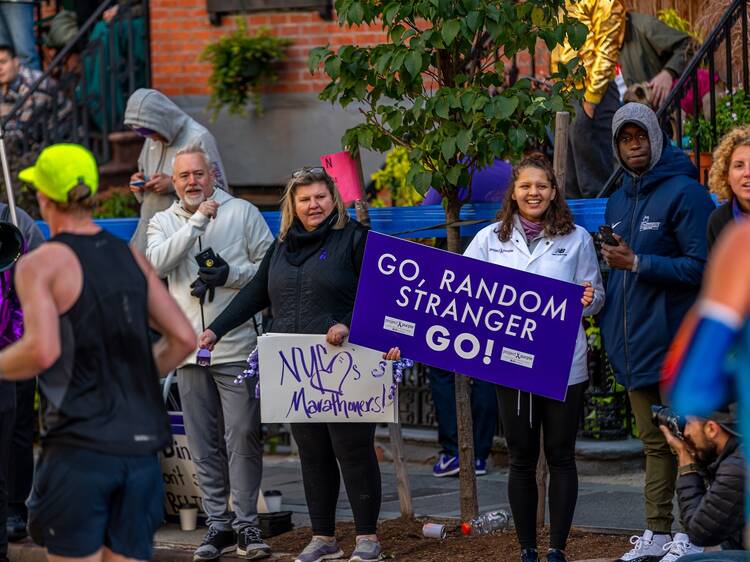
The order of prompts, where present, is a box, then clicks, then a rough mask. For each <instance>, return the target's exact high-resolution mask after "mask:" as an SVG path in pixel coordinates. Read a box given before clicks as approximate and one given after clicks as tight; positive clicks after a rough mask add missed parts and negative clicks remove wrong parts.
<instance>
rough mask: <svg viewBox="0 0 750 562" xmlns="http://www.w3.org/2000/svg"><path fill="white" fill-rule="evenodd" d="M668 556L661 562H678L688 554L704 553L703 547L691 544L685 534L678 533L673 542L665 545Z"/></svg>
mask: <svg viewBox="0 0 750 562" xmlns="http://www.w3.org/2000/svg"><path fill="white" fill-rule="evenodd" d="M664 550H665V551H666V552H667V554H666V556H664V558H662V559H661V562H676V561H677V560H679V559H680V558H682V557H683V556H686V555H688V554H699V553H701V552H703V547H700V546H695V545H694V544H693V543H691V542H690V538H689V537H688V536H687V535H686V534H685V533H677V534H675V536H674V539H672V541H671V542H668V543H666V544H665V545H664Z"/></svg>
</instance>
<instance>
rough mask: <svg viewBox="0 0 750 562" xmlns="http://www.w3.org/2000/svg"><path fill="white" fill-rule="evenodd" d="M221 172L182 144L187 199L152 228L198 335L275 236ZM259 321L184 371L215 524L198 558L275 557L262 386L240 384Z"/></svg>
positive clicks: (156, 254)
mask: <svg viewBox="0 0 750 562" xmlns="http://www.w3.org/2000/svg"><path fill="white" fill-rule="evenodd" d="M213 169H214V168H213V166H212V163H211V162H210V161H209V157H208V156H207V154H206V152H205V151H204V150H203V149H202V148H201V147H200V145H198V144H195V145H191V146H187V147H186V148H184V149H182V150H180V151H179V152H178V153H177V154H176V155H175V157H174V162H173V165H172V182H173V184H174V187H175V191H176V193H177V196H178V197H179V200H177V201H175V202H174V203H173V204H172V206H171V207H169V208H168V209H166V210H164V211H161V212H159V213H157V214H156V215H154V216H153V218H152V219H151V221H150V222H149V225H148V246H147V249H146V256H147V257H148V259H149V260H150V261H151V263H152V264H153V266H154V268H155V269H156V271H157V273H158V274H159V275H160V276H161V277H163V278H166V279H167V281H168V284H169V292H170V293H171V295H172V296H173V297H174V299H175V300H176V301H177V303H178V304H179V305H180V307H181V308H182V310H183V311H184V312H185V314H186V315H187V317H188V319H190V321H191V322H192V324H193V327H194V328H195V331H196V333H198V334H200V333H202V332H203V330H204V329H205V326H208V325H209V324H210V323H211V321H213V319H214V318H215V317H216V316H218V315H219V313H221V311H222V310H224V308H226V306H227V305H228V304H229V302H230V301H231V300H232V299H233V298H234V296H235V295H236V294H237V293H238V292H239V290H240V289H241V288H242V287H244V286H245V285H246V284H247V283H248V282H249V281H250V280H251V279H252V278H253V276H254V275H255V273H256V271H257V270H258V266H259V265H260V262H261V260H262V259H263V256H264V255H265V254H266V250H267V249H268V248H269V246H270V245H271V244H272V243H273V237H272V235H271V231H270V230H269V229H268V226H267V225H266V222H265V220H264V219H263V217H262V215H261V214H260V212H259V211H258V209H257V208H256V207H255V206H253V205H252V204H251V203H248V202H247V201H244V200H242V199H237V198H234V197H232V196H231V195H229V194H228V193H226V192H225V191H223V190H221V189H215V188H214V178H213ZM197 256H198V257H197ZM199 262H200V265H199ZM255 328H256V324H255V323H254V322H253V321H250V322H247V323H245V324H243V325H242V326H240V327H239V328H236V329H235V330H233V331H232V332H230V333H229V334H227V336H225V337H224V338H223V339H222V340H221V343H219V344H218V345H217V346H216V348H215V349H214V351H213V354H212V355H213V356H212V357H210V358H209V359H206V358H204V357H200V356H198V355H197V352H198V350H196V353H194V354H192V355H191V356H189V357H188V360H187V362H186V363H185V364H183V365H182V366H181V367H180V368H179V369H178V371H177V373H178V384H179V389H180V398H181V401H182V408H183V415H184V421H185V433H186V435H187V439H188V445H189V447H190V452H191V455H192V457H193V462H194V464H195V467H196V472H197V475H198V485H199V486H200V489H201V493H202V495H203V508H204V511H205V512H206V514H207V515H208V523H209V530H208V533H207V534H206V536H205V538H204V540H203V543H202V544H201V545H200V546H199V547H198V549H197V550H196V551H195V553H194V556H193V559H194V560H196V561H205V560H213V559H216V558H219V557H220V556H221V555H222V554H224V553H227V552H230V551H233V550H235V549H236V550H237V552H238V554H240V555H242V556H244V557H246V558H248V559H251V560H254V559H258V558H265V557H267V556H270V554H271V550H270V548H269V547H268V545H266V544H265V543H264V542H263V540H262V539H261V535H260V530H259V529H258V515H257V511H256V502H257V497H258V490H259V488H260V480H261V474H262V468H263V463H262V446H261V441H260V404H259V401H258V400H257V399H256V398H255V392H254V388H248V387H247V386H245V385H237V384H235V383H234V379H235V377H236V376H237V375H239V374H240V373H241V372H242V371H243V370H244V369H245V368H246V363H245V359H246V357H247V355H248V353H249V352H250V350H251V349H252V348H253V347H254V345H255V339H256V335H257V333H256V329H255ZM207 362H208V363H209V364H206V363H207ZM217 428H222V429H223V431H221V430H220V431H217ZM230 492H231V498H232V506H231V508H230V506H229V498H230Z"/></svg>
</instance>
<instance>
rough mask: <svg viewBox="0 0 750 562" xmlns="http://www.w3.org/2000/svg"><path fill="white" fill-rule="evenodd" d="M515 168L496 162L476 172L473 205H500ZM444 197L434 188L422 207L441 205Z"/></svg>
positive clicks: (464, 191)
mask: <svg viewBox="0 0 750 562" xmlns="http://www.w3.org/2000/svg"><path fill="white" fill-rule="evenodd" d="M512 175H513V166H511V164H510V162H508V161H507V160H500V159H497V160H495V162H494V164H492V165H491V166H488V167H486V168H482V169H481V170H478V171H476V172H474V178H473V180H472V189H471V201H470V202H471V203H499V202H501V201H502V200H503V197H504V196H505V192H506V191H507V189H508V186H509V185H510V181H511V178H512ZM458 194H459V196H460V197H464V196H465V195H466V188H465V187H462V188H460V189H459V190H458ZM441 201H442V197H440V194H439V193H438V192H437V190H435V189H434V188H432V187H431V188H430V189H429V190H428V191H427V193H425V196H424V201H422V205H440V203H441Z"/></svg>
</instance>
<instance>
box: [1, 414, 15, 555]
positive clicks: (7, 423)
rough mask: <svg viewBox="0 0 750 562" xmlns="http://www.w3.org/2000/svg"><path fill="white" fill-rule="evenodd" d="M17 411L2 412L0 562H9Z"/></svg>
mask: <svg viewBox="0 0 750 562" xmlns="http://www.w3.org/2000/svg"><path fill="white" fill-rule="evenodd" d="M14 419H15V410H10V411H6V412H0V562H8V533H7V528H6V526H5V522H6V520H7V518H8V462H9V458H10V440H11V436H12V435H13V421H14Z"/></svg>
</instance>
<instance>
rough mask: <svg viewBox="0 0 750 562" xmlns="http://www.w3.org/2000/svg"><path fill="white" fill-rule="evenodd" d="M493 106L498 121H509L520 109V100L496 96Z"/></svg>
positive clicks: (493, 99)
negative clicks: (517, 109)
mask: <svg viewBox="0 0 750 562" xmlns="http://www.w3.org/2000/svg"><path fill="white" fill-rule="evenodd" d="M492 105H493V106H494V109H495V118H496V119H507V118H508V117H510V116H511V115H513V112H514V111H515V110H516V108H517V107H518V98H517V97H515V96H513V97H506V96H504V95H503V96H495V97H494V98H492Z"/></svg>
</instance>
